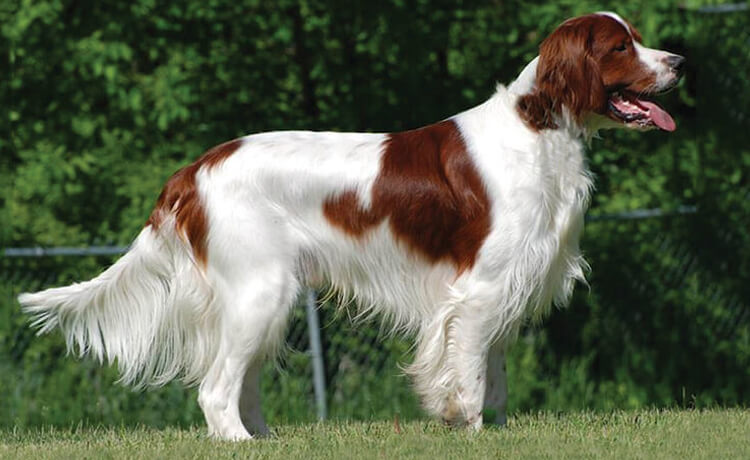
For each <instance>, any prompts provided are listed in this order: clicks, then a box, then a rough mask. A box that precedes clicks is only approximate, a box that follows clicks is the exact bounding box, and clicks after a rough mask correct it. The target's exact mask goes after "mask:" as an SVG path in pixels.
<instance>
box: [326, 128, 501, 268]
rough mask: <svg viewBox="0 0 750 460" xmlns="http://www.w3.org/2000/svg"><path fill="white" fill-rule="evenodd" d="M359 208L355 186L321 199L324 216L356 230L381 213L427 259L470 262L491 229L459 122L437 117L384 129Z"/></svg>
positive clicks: (379, 218) (369, 224)
mask: <svg viewBox="0 0 750 460" xmlns="http://www.w3.org/2000/svg"><path fill="white" fill-rule="evenodd" d="M371 202H372V205H371V207H370V209H364V208H363V207H362V206H361V204H360V202H359V199H358V197H357V193H356V191H354V190H348V191H345V192H343V193H341V194H338V195H335V196H332V197H330V198H328V199H327V200H326V201H325V202H324V203H323V214H324V215H325V217H326V219H328V221H329V222H330V223H331V224H333V225H334V226H336V227H337V228H339V229H341V230H343V231H344V232H346V233H347V234H349V235H351V236H353V237H357V238H360V237H362V236H364V235H365V233H366V232H367V231H368V230H370V229H372V228H373V227H375V226H376V225H378V224H380V223H381V222H382V221H383V220H384V219H385V218H388V224H389V227H390V229H391V232H392V233H393V235H394V236H395V237H396V239H398V240H399V241H401V242H403V243H405V244H406V245H407V246H408V247H409V248H411V249H412V250H414V251H415V252H417V253H418V254H420V255H421V256H423V257H425V258H426V259H427V260H429V261H430V262H438V261H449V262H451V263H452V264H453V265H454V266H455V267H456V270H457V271H458V272H459V273H461V272H463V271H464V270H466V269H468V268H471V267H472V266H473V265H474V262H475V261H476V257H477V253H478V252H479V248H480V247H481V246H482V243H483V242H484V239H485V238H486V237H487V235H488V234H489V231H490V215H489V211H490V203H489V198H488V197H487V192H486V190H485V188H484V184H483V183H482V180H481V178H480V176H479V173H478V172H477V170H476V168H475V166H474V164H473V162H472V160H471V158H470V157H469V154H468V152H467V150H466V144H465V143H464V141H463V139H462V138H461V135H460V133H459V131H458V127H457V126H456V124H455V122H453V121H450V120H449V121H443V122H440V123H436V124H434V125H430V126H427V127H424V128H420V129H416V130H412V131H406V132H401V133H395V134H391V135H390V136H389V138H388V140H387V141H386V144H385V152H384V153H383V157H382V160H381V165H380V173H379V174H378V176H377V178H376V179H375V183H374V184H373V189H372V200H371Z"/></svg>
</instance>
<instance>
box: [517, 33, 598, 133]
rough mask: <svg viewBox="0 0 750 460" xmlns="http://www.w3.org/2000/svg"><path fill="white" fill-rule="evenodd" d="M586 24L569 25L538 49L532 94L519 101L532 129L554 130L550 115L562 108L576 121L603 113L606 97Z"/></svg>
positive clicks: (557, 112) (519, 106) (553, 34)
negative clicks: (537, 62)
mask: <svg viewBox="0 0 750 460" xmlns="http://www.w3.org/2000/svg"><path fill="white" fill-rule="evenodd" d="M592 33H593V29H592V26H591V24H590V23H588V21H576V20H573V21H568V22H565V23H563V24H562V25H561V26H560V27H558V28H557V29H556V30H555V31H554V32H553V33H552V34H551V35H550V36H549V37H547V39H546V40H544V42H542V45H541V46H540V48H539V64H538V66H537V69H536V83H535V88H534V90H533V91H532V92H531V93H530V94H527V95H524V96H522V97H521V98H519V101H518V110H519V112H520V113H521V116H522V118H523V119H524V120H525V121H526V122H527V123H529V124H530V125H531V126H532V127H534V128H535V129H550V128H552V129H554V128H556V127H557V125H556V124H555V122H554V119H553V118H554V117H553V115H560V114H561V112H562V108H563V107H565V108H567V110H568V111H569V112H570V114H571V115H572V116H573V118H574V119H575V120H576V121H580V120H581V118H582V116H583V115H584V114H586V113H588V112H595V113H604V112H605V111H606V108H607V94H606V90H605V88H604V82H603V81H602V77H601V73H600V71H599V65H598V64H597V62H596V60H595V59H594V58H593V57H592V55H591V43H592V41H593V35H592Z"/></svg>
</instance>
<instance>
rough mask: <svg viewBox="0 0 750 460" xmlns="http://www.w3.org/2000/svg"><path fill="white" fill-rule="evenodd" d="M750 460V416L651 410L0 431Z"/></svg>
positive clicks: (17, 437) (187, 453) (52, 446)
mask: <svg viewBox="0 0 750 460" xmlns="http://www.w3.org/2000/svg"><path fill="white" fill-rule="evenodd" d="M518 457H522V458H659V459H662V458H675V459H685V458H710V459H720V458H721V459H724V458H750V410H747V409H722V410H719V409H715V410H703V411H678V410H666V411H665V410H650V411H638V412H616V413H611V414H595V413H580V412H579V413H566V414H538V415H519V416H515V417H511V419H510V420H509V424H508V426H507V427H506V428H496V427H490V428H487V429H485V430H483V431H482V432H480V433H469V432H466V431H464V430H452V429H449V428H446V427H444V426H442V425H440V424H439V423H436V422H434V421H411V422H406V423H404V422H402V423H396V422H395V421H378V422H369V423H368V422H325V423H316V424H307V425H286V426H280V427H277V428H276V429H275V434H274V436H273V437H271V438H268V439H261V440H254V441H247V442H240V443H231V442H222V441H214V440H210V439H208V438H207V436H206V430H205V428H203V427H197V428H193V429H176V428H174V429H165V430H156V429H151V428H126V427H121V428H88V427H79V428H74V429H30V430H20V429H17V430H13V429H10V430H4V431H0V458H22V459H23V458H30V459H45V458H75V459H82V458H96V459H99V458H144V459H145V458H148V459H151V458H210V459H220V458H263V459H275V458H279V459H290V458H292V459H294V458H303V459H315V458H337V459H338V458H342V459H350V458H351V459H354V458H356V459H359V458H387V459H390V458H429V459H434V460H437V459H443V458H462V459H463V458H518Z"/></svg>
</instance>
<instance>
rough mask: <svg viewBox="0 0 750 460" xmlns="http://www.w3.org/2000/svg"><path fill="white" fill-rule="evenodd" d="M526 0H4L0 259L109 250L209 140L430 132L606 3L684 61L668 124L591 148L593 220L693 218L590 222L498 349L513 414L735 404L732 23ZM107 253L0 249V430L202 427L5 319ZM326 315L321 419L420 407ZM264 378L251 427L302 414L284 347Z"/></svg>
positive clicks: (187, 410) (744, 359) (697, 2)
mask: <svg viewBox="0 0 750 460" xmlns="http://www.w3.org/2000/svg"><path fill="white" fill-rule="evenodd" d="M534 3H535V4H534V5H532V6H531V7H529V2H520V1H518V0H511V1H504V2H497V1H494V0H480V1H472V2H468V1H458V2H448V1H445V0H387V1H382V2H363V1H355V2H351V1H348V2H345V1H342V0H303V1H291V0H281V1H276V2H261V1H257V0H247V1H241V2H236V1H234V2H231V1H228V0H209V1H196V0H184V1H182V2H176V3H175V2H156V1H153V0H134V1H131V2H63V1H60V0H39V1H34V2H31V1H25V0H17V1H10V2H0V56H2V58H0V73H2V75H3V76H4V78H2V79H0V107H2V111H0V190H2V192H0V223H1V224H2V225H0V246H2V245H5V246H27V245H29V246H31V245H40V246H52V245H87V244H92V243H94V244H96V243H117V244H128V243H129V242H130V240H131V239H132V237H133V236H134V235H135V234H136V233H137V232H138V230H139V229H140V228H141V227H142V225H143V222H144V221H145V219H146V217H147V216H148V214H149V212H150V210H151V207H152V206H153V203H154V200H155V199H156V197H157V195H158V193H159V191H160V188H161V186H162V185H163V183H164V181H165V179H166V178H167V177H168V176H169V175H170V174H171V173H172V172H174V171H175V170H176V169H177V168H179V167H180V166H181V165H184V164H185V163H187V162H189V161H190V160H192V159H194V158H196V157H197V156H198V155H199V154H200V153H201V152H202V151H203V150H206V149H207V148H209V147H211V146H212V145H215V144H217V143H219V142H221V141H224V140H227V139H230V138H233V137H236V136H239V135H244V134H248V133H252V132H258V131H264V130H272V129H298V128H299V129H334V130H356V131H374V130H377V131H394V130H398V129H405V128H410V127H415V126H419V125H423V124H426V123H429V122H432V121H435V120H438V119H442V118H444V117H446V116H449V115H452V114H454V113H456V112H458V111H460V110H463V109H466V108H468V107H470V106H473V105H476V104H478V103H480V102H481V101H483V100H484V99H485V98H486V97H488V96H489V95H490V94H491V92H492V91H493V89H494V85H495V83H496V82H498V81H499V82H508V81H510V80H511V79H512V78H513V77H514V76H515V75H516V74H517V73H518V71H519V70H520V69H521V68H522V67H523V66H524V65H525V63H526V62H528V60H530V59H531V58H532V57H533V56H534V55H535V54H536V50H537V47H538V44H539V42H540V40H541V39H542V38H543V37H544V36H545V35H546V34H547V33H548V32H549V31H551V30H552V29H553V28H554V27H555V25H556V24H558V23H559V22H561V21H562V20H563V19H564V18H566V17H569V16H572V15H575V14H581V13H585V12H590V11H598V10H603V9H610V10H617V11H618V12H619V13H621V14H622V15H624V16H625V17H627V18H628V19H630V20H631V21H632V22H633V23H634V24H636V25H637V26H638V28H639V29H640V30H641V32H642V33H643V36H644V37H645V41H646V44H647V45H649V46H655V47H665V48H667V49H670V50H673V51H676V52H679V53H681V54H684V55H686V56H687V58H688V68H687V75H686V78H685V81H684V83H683V84H682V85H681V86H680V87H679V88H678V89H677V90H676V91H674V92H672V93H671V94H669V95H667V96H666V97H665V98H663V101H664V104H665V105H666V106H667V107H668V108H669V110H670V112H671V113H672V114H673V115H674V118H675V119H676V120H677V123H678V126H679V127H678V130H677V132H675V133H673V134H669V135H667V134H665V133H658V132H650V133H646V134H643V133H630V132H606V133H602V139H600V140H595V141H594V142H593V145H592V148H591V151H590V155H589V159H590V165H591V168H592V170H593V172H594V173H595V174H596V186H597V193H596V195H595V197H594V201H593V203H592V212H593V213H600V214H601V213H613V212H620V211H626V210H632V209H637V208H650V207H660V208H663V209H666V210H671V209H676V208H677V206H679V205H682V204H691V205H697V207H698V210H699V212H698V214H697V215H695V216H684V217H672V218H666V219H661V220H658V221H645V222H640V223H623V222H597V223H591V224H589V225H588V226H587V229H586V235H585V238H584V241H583V247H584V251H585V253H586V254H587V257H588V259H589V260H590V261H591V263H592V267H593V271H592V274H591V276H590V282H591V287H590V289H589V290H587V289H586V288H585V287H579V289H578V290H577V293H576V296H575V299H574V301H573V303H572V305H571V307H570V308H569V309H567V310H564V311H557V312H554V313H553V315H552V317H551V318H550V319H549V320H548V321H547V322H546V323H545V326H544V327H543V328H529V330H527V331H526V333H525V335H524V337H523V338H522V340H521V341H520V342H519V344H518V345H517V346H516V347H515V349H514V350H513V351H512V353H511V358H510V362H509V367H510V378H511V382H510V386H511V401H510V404H511V408H512V409H513V410H516V411H518V410H523V411H526V410H538V409H549V410H563V409H568V408H584V407H585V408H592V409H601V410H608V409H611V408H636V407H644V406H649V405H656V406H672V405H682V406H700V407H702V406H709V405H712V404H740V405H746V404H748V402H749V401H750V393H749V392H748V387H747V382H748V381H750V313H748V311H749V310H748V308H750V307H749V305H750V285H748V284H747V283H746V282H744V281H745V280H747V279H748V278H750V232H748V229H749V228H750V222H749V218H750V199H749V198H750V187H749V184H748V174H749V171H750V148H749V147H748V145H750V142H748V131H747V128H748V117H750V109H748V107H750V84H749V83H748V81H747V78H746V77H747V75H748V72H749V71H750V65H749V63H750V52H749V51H748V50H749V49H750V48H748V46H747V44H748V42H749V41H750V13H748V12H747V11H746V12H739V13H732V14H723V15H708V14H697V13H696V12H695V9H696V8H697V7H699V6H701V5H704V4H706V3H713V2H708V1H703V0H691V1H688V2H682V3H680V2H673V1H668V0H656V1H635V2H628V3H623V2H614V1H593V0H576V1H573V0H561V1H559V2H555V3H549V2H534ZM109 262H110V261H109V260H108V259H106V258H105V259H82V260H76V261H71V260H70V259H66V260H63V259H37V260H30V261H24V262H23V263H20V262H14V261H11V260H8V259H0V269H1V270H2V272H1V273H0V274H1V275H2V281H0V394H2V395H8V396H4V397H2V398H0V413H2V414H4V415H5V417H3V418H2V420H3V421H2V422H0V424H18V425H40V424H43V423H46V424H58V425H60V424H62V425H64V424H68V423H71V422H74V421H77V420H82V419H85V420H89V421H92V422H104V423H135V422H141V423H146V424H148V425H151V426H164V425H167V424H177V425H180V426H187V425H190V424H192V423H196V422H198V421H199V420H200V414H199V411H198V408H197V406H196V403H195V398H194V394H193V393H192V392H191V391H186V390H183V389H182V388H181V387H180V386H179V385H176V384H175V385H169V386H167V387H166V388H163V389H161V390H159V391H155V392H149V393H132V392H129V391H128V390H123V389H122V388H121V387H119V386H115V385H113V382H114V380H115V378H116V376H115V374H114V371H113V370H112V369H108V368H104V369H101V368H99V367H98V366H96V365H94V364H93V363H91V362H88V361H84V362H83V363H80V362H77V361H73V360H71V359H63V358H62V354H63V348H62V344H61V343H60V338H59V337H57V336H54V335H53V336H51V337H46V338H34V337H33V334H32V333H31V331H29V330H28V328H26V327H25V326H24V320H23V318H21V316H20V313H19V312H18V311H17V304H16V303H15V301H14V295H15V294H17V293H18V292H19V291H20V290H21V289H24V290H28V289H33V288H35V287H39V286H41V285H50V284H61V283H64V282H70V281H75V280H80V279H84V278H86V277H88V276H91V275H93V274H94V273H96V272H97V271H98V270H100V269H101V267H102V266H103V265H105V264H106V263H109ZM324 315H325V314H324ZM324 324H328V325H329V327H328V329H326V331H325V332H324V337H325V339H326V340H327V343H326V344H325V346H326V349H327V352H328V355H327V356H326V359H327V363H329V364H328V369H327V370H326V371H327V377H328V380H329V383H330V388H331V392H330V395H329V403H330V405H331V408H332V415H333V416H334V417H356V418H373V417H374V418H383V417H390V416H391V415H392V414H393V413H400V414H402V416H403V417H405V418H411V417H416V416H419V414H420V412H419V409H418V407H417V403H416V401H415V399H414V396H413V395H412V394H411V393H410V392H409V388H408V383H407V380H406V379H405V378H404V377H403V376H401V373H400V371H399V369H398V366H397V363H398V362H403V361H404V360H408V356H409V352H408V347H407V345H406V344H405V342H400V341H393V340H389V341H387V344H386V345H385V348H384V349H383V348H381V347H380V346H377V345H374V344H375V343H377V342H378V341H379V339H378V333H377V329H373V328H372V327H370V326H369V325H357V326H350V325H349V323H347V322H346V321H345V320H344V319H342V318H327V319H326V320H325V321H324ZM293 329H294V327H293ZM342 330H343V331H347V332H346V333H344V332H340V331H342ZM298 343H303V342H298ZM383 350H385V351H383ZM284 368H285V369H286V371H284V372H281V373H276V372H273V369H271V368H269V371H268V372H267V374H268V376H267V377H266V380H265V381H264V383H263V385H264V387H265V388H266V389H267V390H268V392H267V393H268V394H269V395H270V396H269V397H268V398H267V399H266V400H265V402H264V404H265V409H266V412H267V413H268V415H269V419H271V421H285V420H286V421H295V420H306V421H309V420H311V417H312V414H313V412H312V407H313V406H312V396H311V391H310V382H309V379H308V377H307V376H308V375H309V361H308V358H307V356H306V355H305V354H304V353H303V352H301V351H299V350H298V351H291V352H290V353H289V354H288V355H287V357H286V360H285V364H284ZM306 379H307V380H306Z"/></svg>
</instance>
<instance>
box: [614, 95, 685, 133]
mask: <svg viewBox="0 0 750 460" xmlns="http://www.w3.org/2000/svg"><path fill="white" fill-rule="evenodd" d="M609 113H610V117H612V118H614V119H615V120H619V121H621V122H623V123H625V124H626V125H632V126H635V127H639V128H649V127H653V126H656V127H658V128H659V129H663V130H664V131H674V130H675V128H677V125H676V124H675V122H674V119H672V116H671V115H669V113H667V111H666V110H664V109H663V108H661V107H660V106H659V105H658V104H656V103H655V102H652V101H648V100H646V99H643V97H642V96H640V95H636V94H635V93H631V92H626V91H620V92H616V93H613V94H612V95H611V96H610V97H609Z"/></svg>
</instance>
